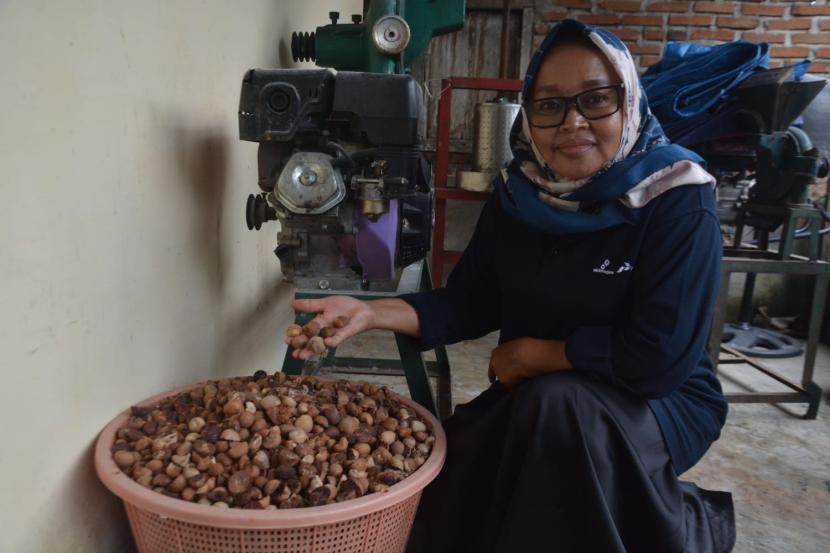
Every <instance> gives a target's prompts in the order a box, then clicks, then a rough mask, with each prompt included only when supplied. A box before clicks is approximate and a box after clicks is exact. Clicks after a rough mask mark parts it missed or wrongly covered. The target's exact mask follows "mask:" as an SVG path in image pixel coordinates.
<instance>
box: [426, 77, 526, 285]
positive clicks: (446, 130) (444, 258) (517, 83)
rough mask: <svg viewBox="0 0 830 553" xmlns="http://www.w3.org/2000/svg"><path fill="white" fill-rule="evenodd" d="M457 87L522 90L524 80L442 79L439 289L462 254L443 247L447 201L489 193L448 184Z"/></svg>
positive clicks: (435, 246) (435, 245) (435, 243)
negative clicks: (448, 268)
mask: <svg viewBox="0 0 830 553" xmlns="http://www.w3.org/2000/svg"><path fill="white" fill-rule="evenodd" d="M454 88H458V89H467V90H495V91H501V92H520V91H521V90H522V81H521V80H514V79H480V78H474V77H450V78H448V79H443V80H442V81H441V98H440V100H439V101H438V137H437V140H436V144H435V228H434V229H433V238H432V284H433V286H434V287H436V288H438V287H440V286H441V284H442V278H443V273H444V263H457V262H458V259H459V258H460V257H461V252H457V251H445V250H444V232H445V230H446V221H445V218H446V215H447V200H486V199H487V198H488V197H489V196H490V193H489V192H470V191H468V190H462V189H460V188H450V187H448V186H447V177H448V176H449V167H450V118H451V113H452V91H453V89H454Z"/></svg>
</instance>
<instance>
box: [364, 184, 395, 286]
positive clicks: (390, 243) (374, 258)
mask: <svg viewBox="0 0 830 553" xmlns="http://www.w3.org/2000/svg"><path fill="white" fill-rule="evenodd" d="M398 219H399V216H398V200H389V211H388V212H387V213H384V214H383V215H381V216H380V217H379V218H378V220H377V221H375V222H374V223H373V222H372V221H370V220H369V219H367V218H366V217H364V216H362V215H361V216H360V217H359V218H358V219H357V241H356V242H357V244H356V245H357V259H358V261H360V265H361V267H363V278H365V279H368V280H392V279H393V278H394V277H395V253H396V249H397V243H398Z"/></svg>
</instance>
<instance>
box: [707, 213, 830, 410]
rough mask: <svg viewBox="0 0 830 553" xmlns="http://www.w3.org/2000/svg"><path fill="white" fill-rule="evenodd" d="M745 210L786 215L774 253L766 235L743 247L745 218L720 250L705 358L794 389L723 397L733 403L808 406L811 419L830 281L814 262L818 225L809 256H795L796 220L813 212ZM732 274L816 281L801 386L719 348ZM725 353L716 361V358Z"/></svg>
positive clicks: (817, 392) (817, 400)
mask: <svg viewBox="0 0 830 553" xmlns="http://www.w3.org/2000/svg"><path fill="white" fill-rule="evenodd" d="M744 209H745V210H747V211H752V210H755V211H759V210H764V211H767V212H769V211H770V210H775V211H777V212H778V213H779V214H783V215H784V227H783V231H782V240H781V246H780V248H779V251H778V252H773V251H770V250H769V249H768V241H769V233H768V232H760V240H759V245H758V246H757V247H747V246H745V245H744V244H743V243H742V236H743V230H744V226H743V223H742V220H743V217H740V218H739V219H738V225H737V226H736V230H735V240H734V242H733V244H732V246H730V247H726V248H724V257H723V266H722V269H721V285H720V293H719V294H718V299H717V303H716V304H715V310H714V313H713V316H712V330H711V331H710V334H709V348H708V349H709V354H710V356H711V359H712V364H713V365H714V367H715V370H717V369H718V364H719V363H721V364H724V365H726V364H745V365H749V366H751V367H752V368H754V369H756V370H758V371H759V372H761V373H763V374H765V375H766V376H769V377H770V378H772V379H773V380H775V381H777V382H779V383H781V384H783V385H785V386H786V387H788V388H790V390H792V391H788V392H757V391H748V392H741V393H730V394H726V398H727V399H728V400H729V401H730V402H732V403H806V404H807V412H806V413H805V415H804V418H805V419H815V418H816V415H817V414H818V408H819V405H820V403H821V388H819V387H818V385H817V384H816V383H815V382H814V381H813V368H814V366H815V361H816V351H817V350H818V341H819V336H820V331H821V323H822V317H823V315H824V301H825V299H826V297H827V284H828V280H830V271H828V267H829V266H830V264H828V263H827V262H825V261H821V260H819V259H818V255H819V237H818V232H817V231H818V229H817V226H818V225H813V231H814V232H813V234H812V235H811V236H810V248H809V250H810V251H809V257H803V256H800V255H795V254H794V253H793V252H792V247H793V239H794V234H795V227H796V225H795V222H796V219H799V218H802V219H803V218H806V219H808V220H812V219H818V221H819V222H820V216H819V215H818V212H817V210H815V209H812V208H806V207H803V206H793V207H783V208H780V207H771V206H753V205H751V204H749V205H747V206H745V208H744ZM733 273H747V274H752V273H777V274H793V275H810V276H813V277H814V285H813V298H812V304H811V307H810V316H809V320H808V322H807V325H808V326H807V329H808V330H807V344H806V348H805V354H804V365H803V369H802V373H801V382H800V383H798V382H795V381H793V380H791V379H789V378H787V377H786V376H784V375H782V374H780V373H779V372H777V371H775V370H774V369H772V368H770V367H769V366H767V365H765V364H764V363H762V362H761V361H759V360H758V359H756V358H751V357H747V356H745V355H743V354H741V353H739V352H737V351H735V350H734V349H732V348H730V347H728V346H723V345H722V344H721V336H722V334H723V326H724V323H725V322H726V305H727V300H728V299H729V280H730V277H731V276H732V274H733ZM721 353H723V354H726V356H725V357H720V354H721Z"/></svg>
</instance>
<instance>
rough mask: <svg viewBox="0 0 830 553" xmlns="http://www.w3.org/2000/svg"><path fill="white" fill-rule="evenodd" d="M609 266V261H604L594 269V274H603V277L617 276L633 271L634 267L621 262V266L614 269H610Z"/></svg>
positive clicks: (626, 262)
mask: <svg viewBox="0 0 830 553" xmlns="http://www.w3.org/2000/svg"><path fill="white" fill-rule="evenodd" d="M610 265H611V260H610V259H606V260H605V261H603V262H602V265H600V266H599V267H597V268H596V269H594V272H595V273H600V274H603V275H618V274H620V273H625V272H627V271H633V270H634V266H633V265H631V263H629V262H628V261H623V264H622V265H620V266H619V267H618V268H616V269H614V268H611V267H610Z"/></svg>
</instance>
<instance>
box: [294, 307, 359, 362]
mask: <svg viewBox="0 0 830 553" xmlns="http://www.w3.org/2000/svg"><path fill="white" fill-rule="evenodd" d="M347 324H349V318H348V317H344V316H342V315H341V316H339V317H335V318H334V320H333V321H332V322H331V326H323V327H321V326H320V324H319V323H317V322H316V321H309V322H308V323H306V324H304V325H303V326H300V325H298V324H292V325H289V326H288V328H287V329H285V336H286V341H287V342H288V344H289V345H290V346H291V347H292V348H294V349H296V350H302V349H306V350H308V351H310V352H311V353H312V354H313V355H324V354H325V353H326V343H325V342H324V340H325V339H326V338H330V337H331V336H334V335H335V334H336V333H337V330H338V329H340V328H343V327H344V326H346V325H347Z"/></svg>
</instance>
